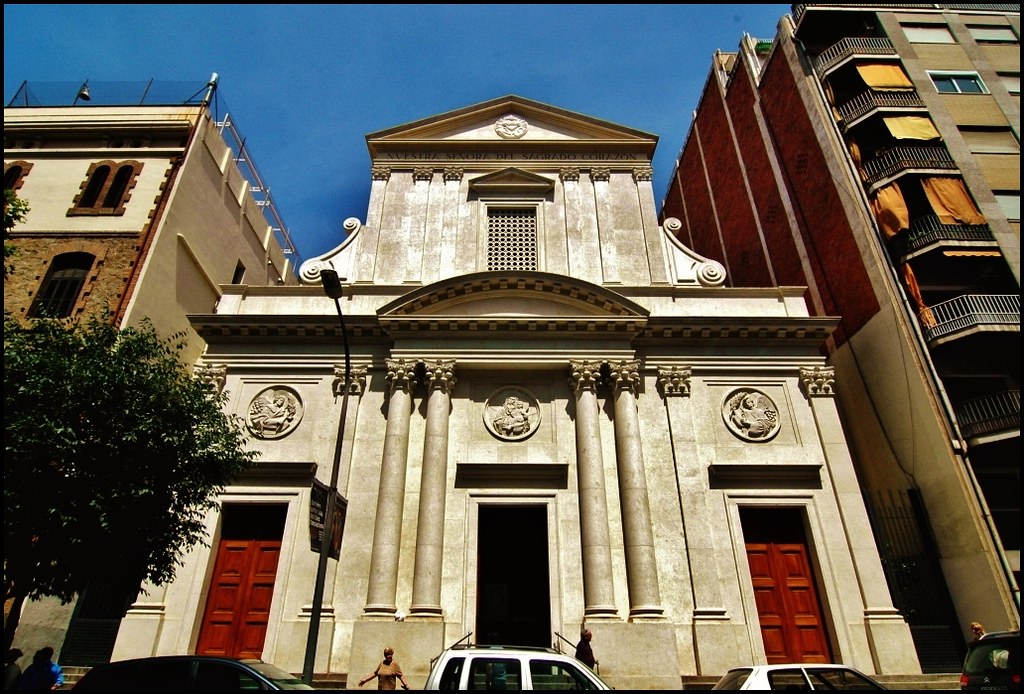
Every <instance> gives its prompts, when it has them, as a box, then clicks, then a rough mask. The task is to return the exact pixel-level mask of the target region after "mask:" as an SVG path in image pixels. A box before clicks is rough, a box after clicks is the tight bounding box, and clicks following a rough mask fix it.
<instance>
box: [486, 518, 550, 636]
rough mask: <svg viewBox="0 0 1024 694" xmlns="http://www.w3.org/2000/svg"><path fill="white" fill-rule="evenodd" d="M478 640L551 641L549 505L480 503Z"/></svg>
mask: <svg viewBox="0 0 1024 694" xmlns="http://www.w3.org/2000/svg"><path fill="white" fill-rule="evenodd" d="M479 523H480V527H479V532H478V535H477V537H478V549H477V567H478V568H477V613H476V614H477V617H476V630H475V634H474V636H475V638H474V640H475V641H476V642H477V643H502V644H507V645H515V646H550V645H551V643H552V633H551V594H550V587H549V582H548V573H549V567H548V523H547V508H546V507H545V506H542V505H530V506H511V505H505V504H492V505H481V506H480V517H479Z"/></svg>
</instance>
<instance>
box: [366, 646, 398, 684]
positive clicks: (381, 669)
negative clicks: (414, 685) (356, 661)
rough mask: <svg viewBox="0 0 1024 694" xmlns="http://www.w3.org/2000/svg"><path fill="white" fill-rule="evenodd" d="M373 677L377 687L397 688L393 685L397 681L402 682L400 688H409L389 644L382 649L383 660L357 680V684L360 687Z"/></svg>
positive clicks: (393, 650)
mask: <svg viewBox="0 0 1024 694" xmlns="http://www.w3.org/2000/svg"><path fill="white" fill-rule="evenodd" d="M375 677H376V678H377V689H397V687H396V686H395V685H396V684H397V682H401V683H402V689H408V688H409V683H408V682H406V681H405V675H403V674H402V666H401V665H399V664H398V661H396V660H395V649H394V648H391V647H390V646H388V647H387V648H385V649H384V660H382V661H381V663H380V665H378V666H377V669H376V670H374V671H373V672H372V673H371V674H369V675H367V676H366V677H364V678H363V679H361V680H359V686H360V687H362V686H363V685H364V684H366V683H367V682H369V681H370V680H372V679H373V678H375Z"/></svg>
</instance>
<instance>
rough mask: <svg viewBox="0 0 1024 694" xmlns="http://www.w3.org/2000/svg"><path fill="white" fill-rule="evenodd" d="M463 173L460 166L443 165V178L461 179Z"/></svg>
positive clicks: (449, 179) (447, 179) (448, 179)
mask: <svg viewBox="0 0 1024 694" xmlns="http://www.w3.org/2000/svg"><path fill="white" fill-rule="evenodd" d="M464 173H465V172H464V171H463V170H462V167H461V166H446V167H444V180H446V181H461V180H462V176H463V174H464Z"/></svg>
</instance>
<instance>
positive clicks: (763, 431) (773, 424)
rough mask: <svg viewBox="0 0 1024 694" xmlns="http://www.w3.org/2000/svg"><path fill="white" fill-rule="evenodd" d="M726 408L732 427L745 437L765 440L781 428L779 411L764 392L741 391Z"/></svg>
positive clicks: (730, 400) (729, 401)
mask: <svg viewBox="0 0 1024 694" xmlns="http://www.w3.org/2000/svg"><path fill="white" fill-rule="evenodd" d="M725 410H726V412H727V413H728V420H727V421H728V423H729V425H730V428H731V429H732V430H733V431H734V432H736V433H737V434H739V435H740V436H742V437H744V438H748V439H751V440H755V441H756V440H762V441H763V440H767V439H769V438H771V437H772V436H774V435H775V434H776V433H777V432H778V430H779V412H778V410H777V409H776V408H775V403H773V402H772V401H771V398H769V397H768V396H767V395H765V394H764V393H760V392H757V391H741V392H740V393H737V394H736V395H734V396H733V397H731V398H729V400H728V401H727V402H726V407H725ZM726 412H723V414H725V413H726Z"/></svg>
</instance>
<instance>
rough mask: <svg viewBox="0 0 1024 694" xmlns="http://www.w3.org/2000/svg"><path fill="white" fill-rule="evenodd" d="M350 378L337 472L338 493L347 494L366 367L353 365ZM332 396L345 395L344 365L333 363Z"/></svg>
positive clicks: (345, 495) (364, 386)
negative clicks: (342, 444) (341, 456)
mask: <svg viewBox="0 0 1024 694" xmlns="http://www.w3.org/2000/svg"><path fill="white" fill-rule="evenodd" d="M351 377H352V380H351V382H350V383H349V389H348V396H349V398H350V400H349V406H348V412H346V413H345V445H344V446H343V450H344V457H343V458H342V459H341V466H342V467H341V470H340V471H339V473H338V493H340V494H341V495H342V496H344V497H347V496H348V485H349V478H350V477H351V475H352V449H353V448H354V446H353V442H354V441H355V438H356V422H357V421H358V420H359V401H360V399H361V398H362V397H363V390H364V389H365V388H366V367H365V366H353V367H352V368H351ZM332 390H333V391H334V396H335V397H336V398H340V397H342V396H344V395H345V365H344V364H335V365H334V382H333V383H332Z"/></svg>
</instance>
